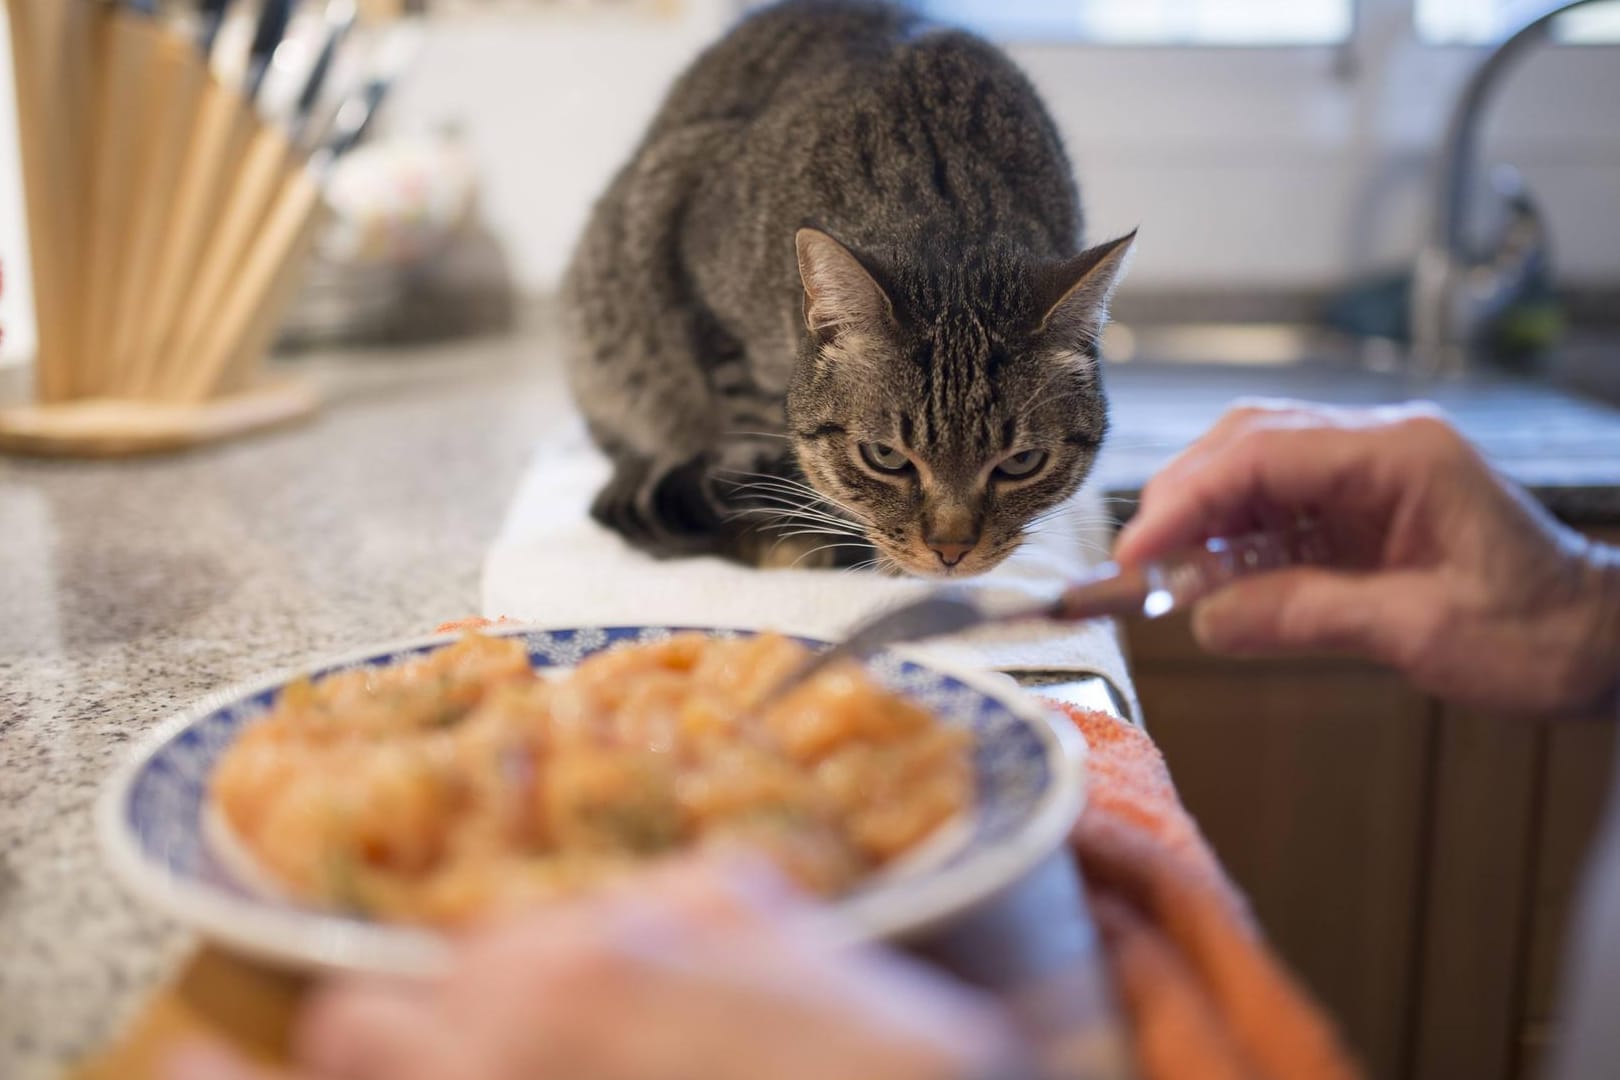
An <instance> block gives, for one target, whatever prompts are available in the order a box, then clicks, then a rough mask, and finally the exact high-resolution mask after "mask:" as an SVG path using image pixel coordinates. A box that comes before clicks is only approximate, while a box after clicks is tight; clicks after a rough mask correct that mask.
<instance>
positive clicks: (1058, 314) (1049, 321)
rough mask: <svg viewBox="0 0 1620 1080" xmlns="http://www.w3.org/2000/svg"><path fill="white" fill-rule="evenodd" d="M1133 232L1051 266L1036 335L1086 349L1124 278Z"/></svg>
mask: <svg viewBox="0 0 1620 1080" xmlns="http://www.w3.org/2000/svg"><path fill="white" fill-rule="evenodd" d="M1135 245H1136V230H1135V229H1132V230H1131V231H1130V232H1128V233H1126V234H1125V235H1124V236H1121V237H1120V238H1119V239H1117V240H1109V241H1107V242H1106V243H1102V244H1098V245H1097V246H1096V247H1091V248H1087V249H1086V250H1084V251H1082V252H1081V253H1080V254H1078V255H1076V256H1075V257H1074V258H1072V259H1065V260H1064V261H1063V262H1061V263H1058V264H1057V265H1056V266H1053V267H1052V268H1051V269H1050V270H1049V271H1048V272H1047V274H1046V280H1045V286H1046V297H1047V300H1046V303H1045V308H1044V310H1045V312H1046V313H1045V314H1044V315H1043V316H1042V317H1041V322H1040V325H1039V326H1038V327H1037V328H1036V333H1037V334H1042V335H1049V336H1052V337H1054V338H1058V339H1061V340H1062V341H1063V343H1064V344H1065V345H1066V346H1067V347H1070V348H1076V349H1079V348H1085V349H1090V348H1092V347H1094V346H1095V345H1096V344H1097V340H1098V338H1099V337H1100V336H1101V335H1102V329H1103V326H1104V324H1106V323H1107V322H1108V302H1109V301H1110V300H1111V299H1113V296H1114V289H1115V287H1116V286H1118V285H1119V282H1120V279H1121V278H1123V277H1124V276H1125V266H1126V264H1127V263H1128V262H1130V257H1131V249H1132V248H1133V247H1135Z"/></svg>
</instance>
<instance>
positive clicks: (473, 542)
mask: <svg viewBox="0 0 1620 1080" xmlns="http://www.w3.org/2000/svg"><path fill="white" fill-rule="evenodd" d="M548 345H549V343H548V342H547V341H546V340H545V335H544V334H541V333H535V332H530V333H528V334H525V335H523V336H519V337H515V338H510V339H501V340H493V341H485V342H479V343H472V344H465V345H460V346H457V347H453V348H435V349H420V350H409V349H402V350H379V351H376V352H373V353H367V352H350V353H345V354H343V355H341V356H337V355H331V356H314V357H307V358H305V359H303V360H301V361H299V362H298V365H297V366H298V367H300V368H302V369H303V370H306V371H308V372H309V373H310V374H311V375H312V377H315V378H317V379H318V380H319V381H320V382H321V383H323V384H324V385H325V386H326V388H327V390H328V394H327V397H328V401H329V407H328V409H327V410H326V411H325V412H324V413H323V414H322V415H321V416H320V417H319V418H318V419H316V420H314V421H313V422H311V423H310V424H308V425H306V426H303V427H300V428H297V429H293V430H288V431H284V432H279V433H273V434H269V435H265V436H262V437H259V438H256V439H253V440H250V441H244V442H241V443H236V444H232V445H228V446H223V447H220V448H217V449H210V450H204V451H200V452H196V453H191V454H186V455H181V456H176V457H167V458H155V459H150V460H142V461H129V462H110V463H56V462H36V461H20V460H7V459H0V1077H4V1078H6V1080H12V1078H14V1077H15V1078H22V1077H30V1078H31V1077H34V1076H52V1075H56V1073H57V1072H58V1071H59V1070H60V1068H61V1066H62V1065H64V1064H65V1063H67V1062H70V1061H72V1060H74V1059H76V1058H79V1057H81V1056H82V1055H83V1054H85V1053H87V1052H88V1051H90V1050H91V1049H93V1048H94V1047H95V1046H96V1045H97V1044H98V1043H100V1042H101V1041H102V1040H104V1039H105V1038H106V1037H107V1036H108V1035H110V1034H111V1033H112V1032H113V1031H114V1030H115V1029H116V1028H117V1027H118V1025H119V1024H120V1023H121V1022H122V1021H123V1019H124V1018H125V1016H127V1015H128V1013H129V1011H130V1009H131V1008H132V1007H133V1006H134V1005H135V1004H136V1002H137V1001H138V1000H139V999H140V997H141V996H142V994H143V993H144V992H145V991H147V990H148V988H149V987H150V986H151V985H152V984H153V983H154V981H155V980H157V979H158V978H160V977H161V976H162V975H163V974H164V972H165V971H167V970H168V968H169V966H170V965H172V964H173V963H174V961H175V960H176V959H177V958H178V957H179V956H180V954H181V950H182V949H183V948H184V947H185V945H186V944H187V942H188V940H189V939H188V938H186V936H185V935H183V934H182V933H180V932H179V931H178V930H177V929H176V928H175V927H174V926H172V925H170V924H169V923H167V922H166V921H164V920H162V919H160V918H157V917H155V916H153V915H151V914H149V913H147V912H145V911H144V910H143V909H142V908H141V907H140V906H139V905H137V904H136V903H135V902H134V901H133V900H131V899H130V898H129V897H127V896H126V895H125V894H124V893H123V892H122V891H121V890H120V888H119V887H118V886H117V885H116V884H115V883H113V882H112V881H110V880H108V878H107V877H106V875H105V873H104V872H103V871H102V868H101V863H100V858H99V855H98V852H97V849H96V846H95V842H94V837H93V833H92V827H91V815H90V810H91V805H92V802H93V800H94V797H95V795H96V792H97V789H98V786H99V784H100V782H101V780H102V778H103V777H104V776H105V775H106V774H107V772H108V771H109V770H110V769H111V768H112V766H113V765H114V763H115V761H116V760H117V758H118V756H119V755H120V754H121V753H122V752H123V750H124V749H125V747H126V746H127V745H128V744H129V743H130V742H131V741H132V740H135V739H137V738H138V737H139V736H140V735H141V734H142V733H144V732H145V731H146V730H147V729H149V728H150V727H152V726H153V725H154V724H156V723H157V722H158V721H159V720H161V719H163V718H164V717H166V716H168V715H170V714H172V713H173V712H175V711H176V710H177V709H179V708H181V707H183V706H184V705H186V704H187V703H189V702H190V701H191V700H193V699H194V698H196V697H198V696H200V695H202V694H203V693H205V692H207V691H209V690H212V689H216V688H218V687H220V686H222V685H225V684H228V683H231V682H234V681H237V680H240V679H244V678H248V677H250V676H253V675H255V674H258V673H261V672H264V671H267V670H271V669H275V668H280V667H284V666H288V665H293V664H297V663H300V662H302V661H305V660H308V659H312V658H315V657H318V656H320V655H323V654H329V653H332V652H336V651H341V650H347V649H350V648H354V647H358V646H362V645H365V644H368V643H371V642H375V641H380V640H386V639H390V638H394V637H403V636H410V635H415V634H418V633H421V632H424V631H425V630H429V629H431V628H432V627H433V626H434V625H436V624H437V623H439V622H441V621H443V620H446V619H449V618H454V617H459V616H462V615H465V614H469V613H472V612H473V611H474V608H475V605H476V602H477V595H478V588H477V585H478V573H479V564H480V559H481V556H482V553H483V551H484V548H485V547H486V545H487V544H488V543H489V542H490V540H491V539H492V538H493V536H494V534H495V531H496V528H497V526H498V524H499V521H500V516H501V513H502V510H503V507H504V505H505V503H506V501H507V499H508V498H509V497H510V495H511V493H512V491H513V489H514V487H515V486H516V483H517V480H518V477H519V475H520V473H521V471H522V469H523V467H524V465H525V463H526V460H527V457H528V454H529V451H530V447H531V445H532V443H533V441H534V439H535V438H536V436H537V435H538V434H539V433H540V432H541V431H542V430H543V429H544V428H545V426H546V425H547V424H549V423H552V422H554V421H555V419H556V418H557V417H558V416H559V410H561V409H564V408H566V405H565V403H564V397H563V394H562V391H561V386H560V381H559V378H558V375H557V372H556V370H555V367H554V365H551V364H548V363H546V361H545V360H544V359H543V358H544V357H546V356H548V355H553V354H554V350H553V349H551V348H549V347H548ZM1113 383H1114V385H1115V388H1116V399H1117V402H1118V420H1117V423H1116V428H1115V435H1114V438H1113V439H1112V441H1111V446H1110V449H1109V451H1108V456H1107V457H1106V459H1105V461H1104V466H1103V470H1102V479H1103V483H1104V486H1106V487H1108V488H1109V489H1111V490H1114V491H1117V492H1121V493H1127V494H1128V493H1129V492H1130V491H1131V490H1133V489H1134V487H1135V486H1138V485H1139V484H1140V483H1141V481H1142V480H1143V479H1144V478H1145V477H1146V476H1148V475H1150V474H1151V472H1152V471H1153V470H1154V469H1155V468H1156V467H1157V466H1158V464H1160V463H1162V461H1163V460H1164V459H1165V458H1167V457H1168V456H1169V455H1170V454H1171V453H1173V452H1174V451H1175V450H1176V449H1178V448H1179V447H1180V445H1182V444H1183V443H1184V442H1185V441H1187V440H1188V439H1191V438H1192V437H1194V436H1195V435H1196V434H1197V433H1198V432H1199V431H1200V430H1201V429H1202V427H1203V426H1204V425H1205V424H1206V423H1207V422H1208V421H1209V420H1210V419H1211V418H1213V416H1215V415H1217V414H1218V413H1219V411H1220V409H1221V407H1222V406H1223V404H1224V403H1225V402H1226V401H1227V400H1229V399H1230V398H1231V397H1233V396H1234V395H1238V394H1247V393H1269V394H1290V395H1295V396H1317V397H1329V398H1334V399H1337V400H1345V401H1365V400H1369V399H1376V400H1388V399H1392V398H1396V397H1400V396H1404V393H1403V388H1401V387H1398V386H1392V385H1391V384H1390V383H1389V382H1388V381H1387V380H1384V381H1377V380H1375V381H1373V382H1368V381H1367V380H1366V379H1362V378H1359V377H1352V376H1348V375H1346V376H1340V377H1338V381H1335V380H1334V378H1330V377H1328V376H1325V375H1321V374H1311V373H1299V372H1287V371H1282V372H1273V371H1264V370H1244V369H1239V370H1233V369H1226V370H1224V371H1221V372H1214V373H1211V372H1208V371H1204V372H1198V371H1192V370H1188V371H1177V370H1173V369H1171V370H1167V369H1164V368H1159V369H1154V368H1149V367H1141V366H1137V367H1134V368H1132V369H1127V368H1125V367H1121V368H1120V369H1119V370H1117V371H1116V372H1114V378H1113ZM1450 393H1451V395H1452V397H1453V398H1454V399H1455V400H1454V402H1453V407H1454V408H1456V409H1457V411H1458V412H1459V415H1462V416H1464V418H1465V427H1469V428H1471V430H1472V431H1473V433H1474V434H1475V435H1476V436H1477V437H1480V438H1481V439H1482V441H1483V442H1485V443H1486V444H1487V448H1488V449H1489V450H1491V451H1492V452H1493V455H1494V456H1496V457H1497V458H1498V459H1499V460H1501V461H1503V462H1504V463H1505V464H1506V465H1507V466H1508V468H1509V469H1510V471H1513V472H1514V473H1515V474H1516V475H1519V476H1520V477H1521V478H1523V479H1525V480H1527V481H1528V482H1530V483H1531V484H1533V485H1536V486H1537V487H1538V489H1540V490H1542V491H1543V493H1544V494H1546V495H1547V496H1548V497H1549V498H1550V499H1551V501H1553V502H1554V503H1555V504H1556V503H1557V500H1558V499H1559V498H1565V503H1566V505H1565V506H1563V507H1562V509H1564V510H1565V511H1571V510H1575V509H1576V505H1575V503H1573V502H1571V501H1569V498H1568V496H1571V495H1572V494H1573V493H1575V492H1576V491H1577V489H1581V488H1583V485H1584V489H1585V490H1587V492H1588V498H1589V501H1588V503H1587V504H1586V505H1587V506H1588V510H1587V511H1586V512H1587V513H1591V514H1596V515H1597V516H1598V517H1603V516H1605V515H1610V514H1612V515H1614V516H1616V517H1620V413H1616V412H1614V411H1613V410H1603V409H1596V410H1594V409H1592V408H1587V407H1585V406H1580V405H1578V404H1572V403H1570V402H1569V400H1568V399H1567V398H1557V397H1556V395H1555V396H1554V397H1552V398H1549V397H1546V396H1545V395H1541V396H1537V395H1536V394H1529V395H1526V394H1525V393H1523V392H1521V391H1519V390H1515V389H1513V388H1507V389H1505V390H1504V389H1500V388H1499V389H1495V390H1491V391H1489V392H1488V393H1484V392H1482V393H1481V394H1476V395H1475V396H1474V397H1472V398H1470V397H1469V395H1468V393H1464V392H1463V391H1461V390H1456V389H1454V390H1452V391H1450ZM1469 393H1472V391H1470V392H1469ZM1442 397H1443V395H1442ZM1574 516H1576V517H1577V518H1578V517H1580V516H1581V515H1580V514H1579V513H1576V514H1575V515H1574Z"/></svg>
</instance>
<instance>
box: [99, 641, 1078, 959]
mask: <svg viewBox="0 0 1620 1080" xmlns="http://www.w3.org/2000/svg"><path fill="white" fill-rule="evenodd" d="M681 629H690V628H681ZM490 632H491V633H494V634H497V635H499V636H502V637H518V638H521V639H522V640H523V642H524V644H525V645H526V646H527V647H528V650H529V657H530V660H531V662H532V663H533V664H534V665H535V667H536V668H539V669H553V670H562V669H567V668H570V667H572V666H574V665H575V664H577V663H579V661H580V660H582V659H583V658H585V657H586V656H589V655H591V654H592V653H596V652H600V651H601V650H603V649H608V648H612V647H614V646H616V645H619V644H622V643H627V642H644V641H653V640H658V639H660V638H664V637H668V636H669V635H670V634H672V633H675V632H677V630H676V629H675V628H671V627H641V626H631V627H625V626H620V627H579V628H568V629H539V628H534V627H521V626H520V627H501V628H498V629H494V630H492V631H490ZM703 632H705V633H709V634H713V635H716V636H737V635H739V634H746V633H749V632H750V631H739V630H728V629H713V628H703ZM455 639H456V635H453V634H450V635H440V636H436V637H431V638H422V639H419V640H415V641H408V642H401V643H398V644H394V645H387V646H379V647H376V648H372V649H366V650H364V651H361V652H358V653H354V654H352V655H349V656H345V657H341V658H339V659H337V660H334V661H331V662H329V663H326V664H321V665H318V666H316V667H314V668H313V669H311V670H309V671H307V672H306V671H301V672H284V673H282V674H279V675H276V676H274V677H270V678H265V679H260V680H257V681H254V682H252V683H247V684H244V685H241V686H237V687H233V688H231V689H229V690H225V691H222V692H220V693H218V694H214V695H212V696H211V697H209V698H207V699H206V700H204V701H202V702H200V703H199V704H198V705H196V706H195V707H194V708H192V709H190V710H189V711H187V712H186V713H184V714H183V715H181V716H177V717H175V718H174V719H173V720H171V721H169V722H168V723H165V724H163V725H162V726H161V727H160V728H159V729H158V730H157V731H155V732H153V734H152V735H151V737H150V738H148V739H147V740H145V741H144V742H143V743H142V745H141V746H140V747H138V748H137V750H136V751H135V753H134V754H133V755H132V757H131V759H130V760H129V761H128V762H127V763H126V764H125V765H124V766H123V767H122V768H120V769H119V770H118V772H117V773H116V774H114V775H113V776H112V777H111V778H110V780H109V781H108V783H107V785H106V789H105V791H104V792H103V793H102V796H101V800H100V803H99V805H98V807H97V826H98V831H99V833H100V838H101V842H102V847H103V850H104V852H105V854H106V857H107V861H108V863H109V865H110V866H111V868H112V870H113V872H114V873H115V874H116V875H117V876H118V877H119V878H120V879H121V880H122V881H123V882H124V883H125V884H126V885H128V886H129V888H130V889H131V890H133V891H134V893H135V894H136V895H137V896H139V897H140V898H141V899H142V900H144V901H146V902H147V903H149V904H151V905H152V906H153V907H155V908H157V909H158V910H160V911H163V912H164V913H166V914H168V915H171V916H173V917H174V918H176V919H178V920H179V921H181V922H182V923H185V924H186V925H188V926H190V927H191V928H193V929H195V930H196V931H197V932H198V933H200V934H202V935H203V936H204V937H207V938H210V939H212V940H214V941H216V942H218V943H219V944H221V945H223V946H225V947H227V948H230V949H233V950H236V951H239V952H243V953H247V954H250V955H253V956H255V957H258V958H260V959H262V960H267V961H270V962H271V963H274V964H276V965H279V966H285V967H292V968H299V969H314V970H346V971H364V972H373V973H390V974H420V973H427V972H432V971H435V970H438V969H440V968H441V967H442V965H443V963H444V957H445V943H444V939H443V938H442V937H440V936H439V935H438V934H435V933H434V932H432V931H429V930H422V929H416V928H408V927H400V926H391V925H386V924H383V923H376V922H371V921H368V920H366V919H364V918H361V917H357V916H349V915H343V914H337V913H333V912H329V911H322V910H318V909H313V908H310V907H306V906H301V905H299V904H297V903H296V902H294V901H291V900H289V899H287V898H286V897H285V896H282V895H279V894H278V893H277V892H276V891H275V890H274V889H273V888H271V887H268V885H267V883H266V882H265V881H264V880H262V878H260V877H259V876H258V875H255V874H254V873H252V871H251V867H250V866H249V865H248V864H246V863H245V862H244V858H243V855H242V853H241V852H240V851H233V850H232V845H231V843H230V841H229V837H228V836H227V835H224V833H223V831H222V830H221V828H220V826H219V823H218V822H217V821H213V820H211V819H212V818H213V815H211V814H210V813H209V812H208V807H207V800H206V799H205V798H204V795H205V792H206V789H207V782H208V777H209V775H210V774H211V772H212V771H213V768H214V766H215V764H216V763H217V762H218V760H219V759H220V757H221V755H222V754H223V753H224V752H225V749H226V747H228V746H229V745H230V743H231V741H232V740H233V739H235V738H236V736H237V734H238V733H239V732H240V731H241V730H242V729H243V728H244V727H245V726H246V725H248V724H250V723H252V722H253V721H254V720H255V719H257V718H258V717H259V716H260V715H262V714H263V713H264V711H265V710H266V708H267V707H268V706H269V704H270V703H271V701H272V700H273V699H274V697H275V695H276V694H277V693H278V692H279V691H280V689H281V687H282V686H284V685H285V684H286V683H287V682H289V681H290V680H291V679H293V678H295V677H297V676H299V675H303V674H309V675H313V676H316V677H319V676H321V675H324V674H327V673H329V672H332V671H338V670H342V669H346V668H354V667H368V666H372V667H374V666H381V665H386V664H391V663H394V662H395V661H398V660H401V659H404V658H407V657H410V656H414V655H417V654H420V653H423V652H426V651H428V650H430V649H433V648H437V647H439V646H441V645H445V644H448V643H449V642H452V641H454V640H455ZM870 669H871V671H872V673H873V674H874V676H875V677H876V678H877V679H878V680H879V681H881V682H883V683H884V684H886V685H887V686H889V687H891V688H892V689H894V690H896V691H898V692H900V693H904V694H906V695H908V696H910V697H912V698H914V699H916V700H918V701H919V702H921V703H922V704H924V705H926V706H927V707H928V708H930V709H931V710H933V711H934V713H935V714H936V715H938V716H939V717H940V718H941V719H942V720H943V721H944V722H946V723H950V724H957V725H961V726H963V727H966V728H969V729H970V730H971V731H972V732H973V768H974V776H975V789H976V792H975V794H976V800H975V805H974V807H973V809H972V811H971V813H969V814H968V815H966V816H965V817H964V818H963V819H961V820H958V821H956V822H953V823H951V824H950V825H949V826H947V827H945V828H943V829H942V830H940V832H939V833H938V834H936V836H935V837H933V838H931V839H930V840H929V841H928V843H926V844H925V845H924V846H923V849H922V850H921V851H919V852H917V853H915V854H914V855H913V856H911V857H909V858H908V859H906V860H905V861H904V862H903V863H901V864H899V865H897V866H893V867H890V868H888V869H887V870H886V871H885V872H884V873H882V874H880V875H877V876H875V877H873V878H871V879H869V880H868V881H866V882H865V883H863V885H862V886H861V887H860V888H858V889H857V890H855V891H854V892H852V893H850V894H848V895H847V896H845V897H843V898H841V899H840V900H838V901H837V902H836V903H835V910H836V911H837V912H838V913H839V914H840V915H842V916H843V917H844V920H845V925H847V926H848V927H849V928H850V931H851V933H852V935H854V936H858V937H885V938H893V937H905V936H909V935H912V934H915V933H917V932H919V931H921V930H924V929H927V928H929V927H931V926H934V925H936V924H938V923H939V922H941V921H942V920H945V919H948V918H950V917H952V916H955V915H958V914H960V913H961V912H963V911H965V910H967V909H969V908H971V907H973V906H974V905H976V904H978V903H980V902H982V901H984V900H986V899H988V898H989V897H991V896H993V895H994V894H996V893H997V892H999V891H1001V890H1002V889H1004V888H1006V887H1007V886H1009V885H1011V884H1013V883H1014V882H1016V881H1017V880H1018V879H1019V878H1020V877H1022V876H1023V875H1024V874H1025V873H1026V872H1028V871H1029V870H1030V869H1031V868H1033V867H1034V865H1035V864H1036V863H1037V862H1039V861H1040V860H1041V859H1042V858H1043V857H1044V856H1045V855H1047V854H1048V853H1049V852H1050V851H1051V850H1052V849H1053V848H1055V847H1056V846H1057V845H1058V844H1059V843H1060V842H1061V841H1062V839H1063V837H1064V835H1065V833H1066V832H1067V830H1068V828H1069V826H1070V824H1071V823H1072V822H1073V821H1074V818H1075V815H1076V814H1078V813H1079V811H1080V806H1081V801H1082V791H1083V775H1084V772H1083V764H1084V758H1085V744H1084V742H1083V741H1082V740H1081V738H1080V736H1079V733H1078V732H1076V731H1075V729H1074V728H1073V726H1072V725H1070V724H1069V723H1067V722H1066V721H1065V720H1063V719H1061V718H1056V717H1053V716H1052V715H1051V714H1049V713H1048V712H1047V711H1046V710H1044V709H1042V708H1041V707H1040V706H1039V705H1037V704H1035V703H1034V702H1032V701H1030V700H1029V699H1028V698H1026V697H1024V696H1023V695H1022V694H1021V693H1019V692H1018V691H1017V689H1016V688H1014V687H1012V686H1010V685H1008V684H1007V682H1006V681H1005V680H1004V679H1000V678H999V677H996V676H986V675H983V674H978V673H969V672H963V671H958V670H954V669H946V668H944V667H942V666H940V665H938V664H937V663H932V662H929V661H927V660H924V659H920V658H917V657H915V656H914V655H913V654H909V653H907V652H906V651H904V650H897V651H895V652H893V653H888V654H883V655H880V656H878V657H876V658H874V659H873V660H872V661H871V663H870Z"/></svg>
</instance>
